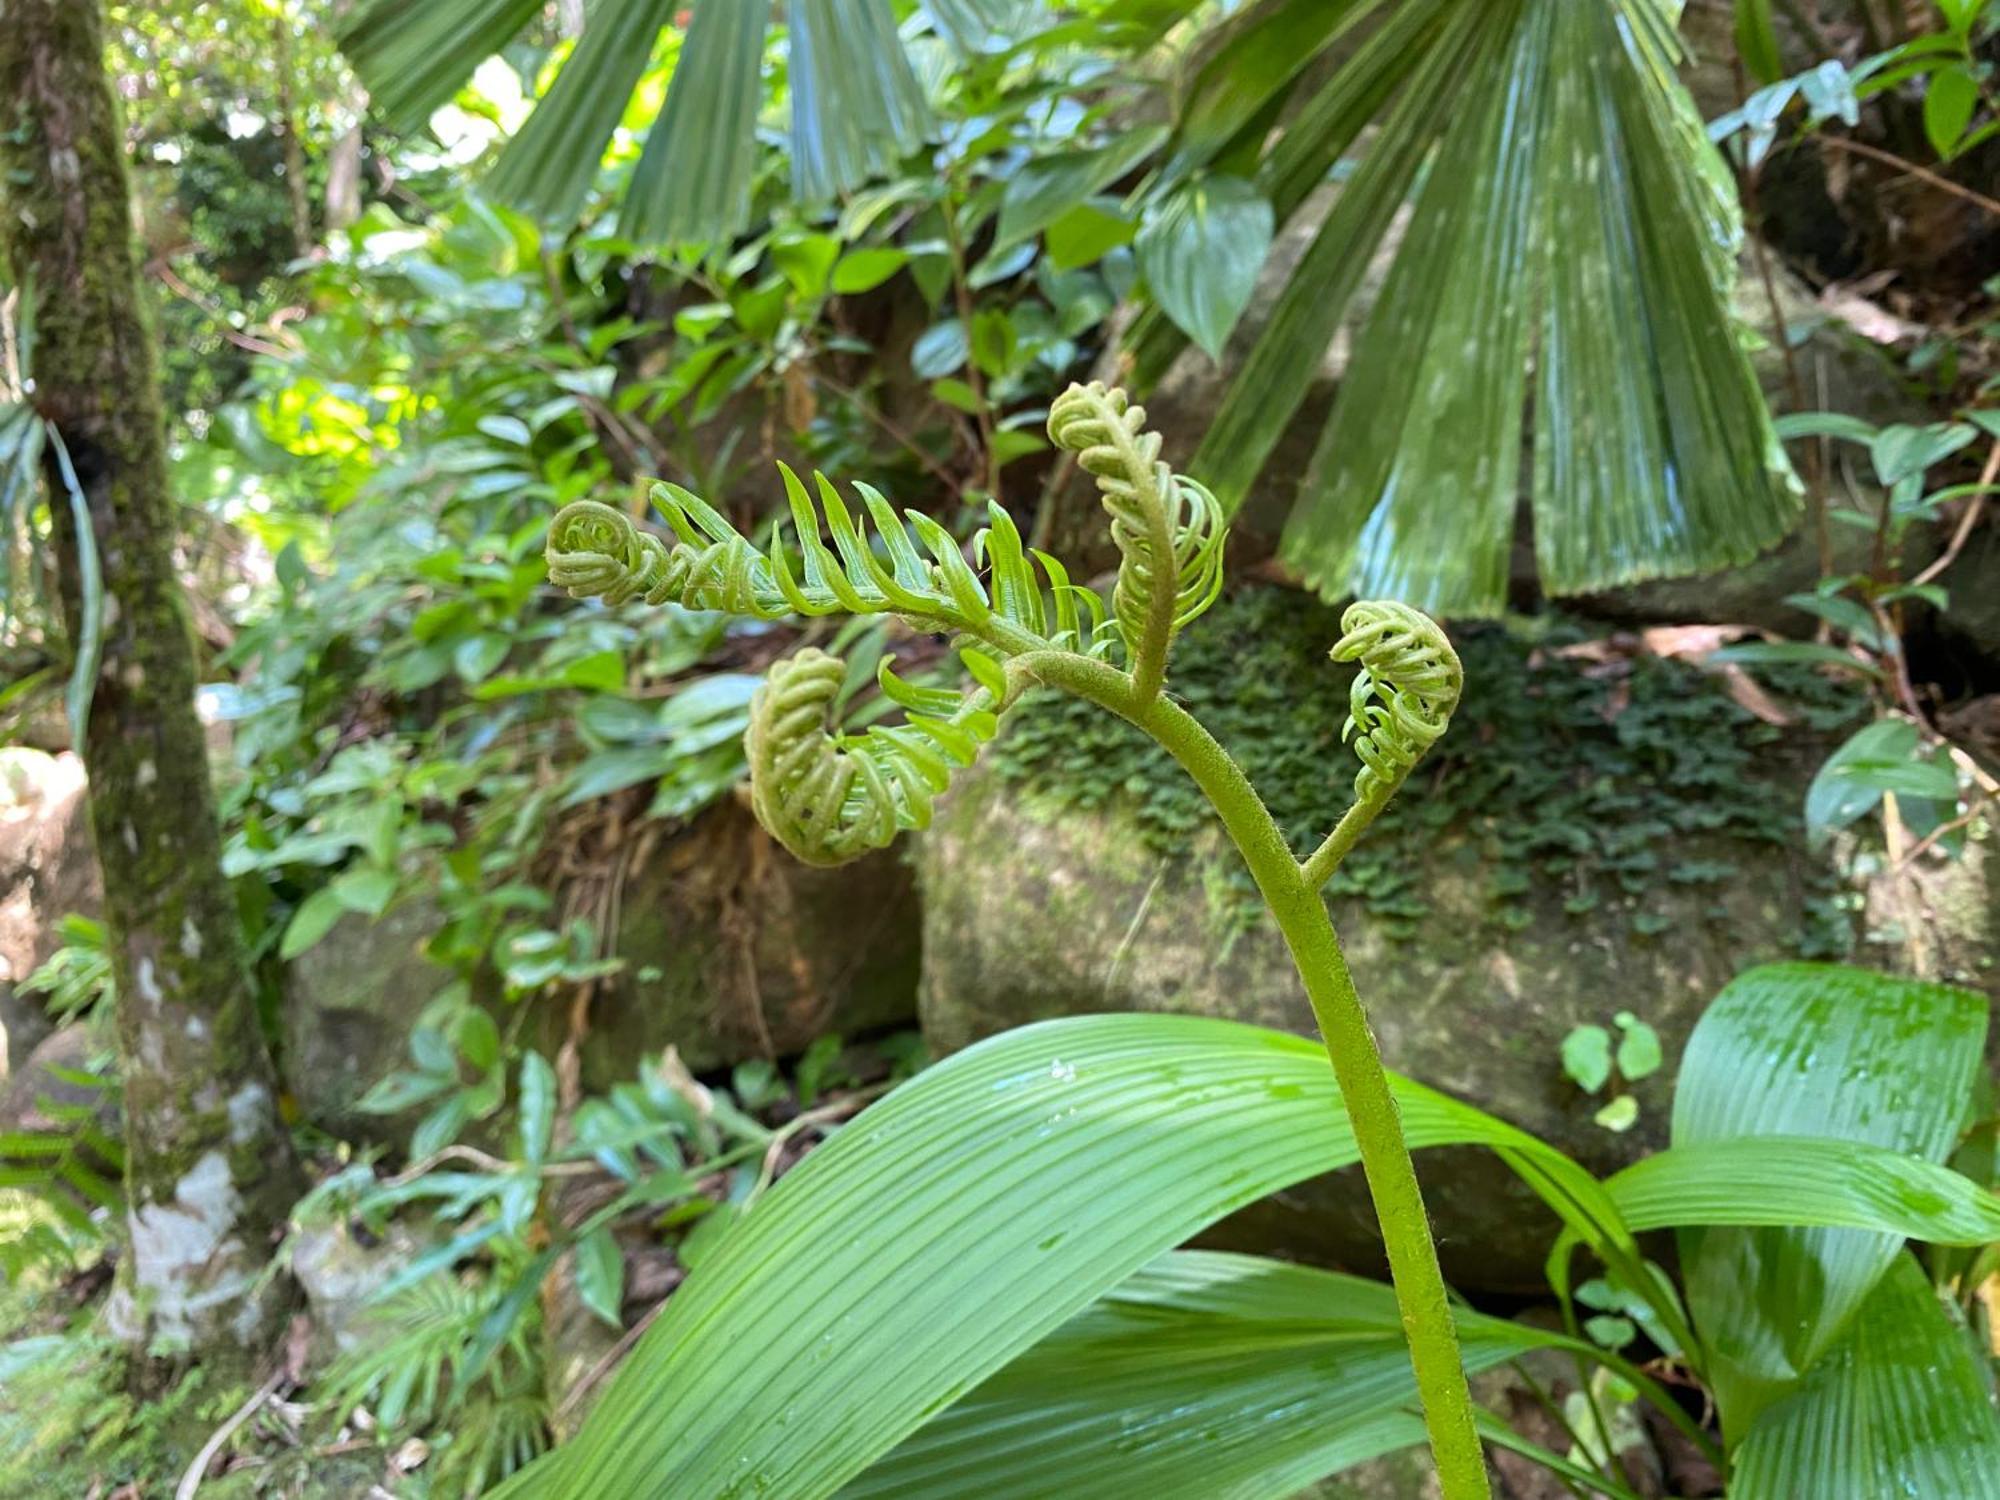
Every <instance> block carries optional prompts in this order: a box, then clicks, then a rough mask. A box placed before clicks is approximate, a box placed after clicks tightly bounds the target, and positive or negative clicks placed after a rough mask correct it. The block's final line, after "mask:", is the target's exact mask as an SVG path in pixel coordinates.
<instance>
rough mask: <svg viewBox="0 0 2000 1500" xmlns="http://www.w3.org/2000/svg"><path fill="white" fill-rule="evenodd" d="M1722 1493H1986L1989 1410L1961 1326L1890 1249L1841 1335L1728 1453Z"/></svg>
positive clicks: (1948, 1496)
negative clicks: (1731, 1461) (1730, 1460)
mask: <svg viewBox="0 0 2000 1500" xmlns="http://www.w3.org/2000/svg"><path fill="white" fill-rule="evenodd" d="M1729 1493H1730V1496H1731V1497H1732V1500H1798V1497H1801V1496H1807V1495H1810V1496H1811V1497H1812V1500H1882V1497H1883V1496H1888V1495H1894V1496H1898V1497H1904V1500H1995V1497H2000V1415H1996V1414H1995V1412H1994V1409H1993V1403H1992V1401H1991V1399H1990V1398H1989V1397H1988V1395H1987V1391H1986V1381H1985V1378H1984V1376H1983V1375H1982V1373H1981V1371H1980V1368H1979V1362H1978V1359H1977V1356H1976V1355H1975V1353H1974V1350H1973V1346H1972V1344H1971V1342H1970V1341H1969V1340H1968V1338H1967V1337H1966V1334H1965V1330H1964V1329H1963V1328H1962V1327H1961V1326H1960V1325H1959V1324H1958V1323H1957V1322H1956V1321H1955V1320H1954V1319H1953V1318H1952V1316H1951V1315H1950V1314H1949V1313H1948V1312H1947V1311H1946V1310H1945V1308H1944V1307H1943V1305H1942V1304H1940V1303H1939V1301H1938V1299H1937V1296H1936V1294H1935V1293H1933V1292H1932V1290H1931V1287H1930V1284H1929V1283H1928V1282H1927V1281H1926V1280H1925V1279H1924V1274H1923V1271H1922V1269H1921V1268H1920V1267H1919V1266H1918V1265H1917V1263H1916V1261H1915V1260H1913V1259H1912V1258H1911V1257H1910V1256H1908V1255H1905V1254H1902V1253H1898V1254H1896V1255H1895V1257H1894V1258H1893V1261H1892V1263H1891V1264H1890V1266H1889V1268H1888V1271H1887V1273H1886V1274H1885V1275H1883V1276H1882V1277H1881V1279H1880V1280H1879V1281H1878V1282H1877V1283H1876V1285H1875V1289H1874V1291H1873V1292H1871V1293H1870V1294H1869V1296H1868V1298H1867V1300H1866V1301H1865V1302H1863V1304H1862V1306H1861V1308H1860V1310H1859V1312H1858V1313H1857V1315H1856V1316H1855V1317H1854V1319H1853V1320H1852V1322H1851V1323H1850V1325H1849V1327H1848V1330H1847V1332H1846V1334H1845V1335H1844V1336H1843V1337H1842V1338H1841V1339H1840V1341H1839V1342H1838V1343H1836V1344H1835V1345H1834V1347H1833V1348H1832V1349H1831V1350H1829V1351H1828V1352H1827V1355H1826V1357H1825V1358H1824V1359H1822V1360H1820V1361H1819V1363H1818V1364H1816V1365H1815V1366H1814V1367H1813V1369H1812V1371H1811V1372H1810V1373H1809V1374H1808V1375H1807V1376H1806V1377H1805V1382H1804V1384H1803V1385H1802V1386H1801V1387H1800V1388H1799V1390H1798V1391H1797V1393H1796V1394H1794V1395H1792V1396H1790V1397H1787V1398H1786V1399H1784V1400H1782V1401H1780V1402H1778V1403H1777V1404H1776V1405H1775V1406H1772V1407H1771V1408H1770V1409H1769V1410H1767V1411H1766V1412H1765V1413H1764V1414H1763V1415H1762V1416H1761V1417H1759V1418H1758V1419H1757V1422H1756V1425H1755V1426H1753V1427H1752V1428H1751V1429H1750V1434H1749V1436H1748V1437H1747V1438H1745V1439H1744V1441H1743V1445H1742V1447H1741V1448H1740V1449H1739V1450H1738V1451H1737V1454H1736V1463H1735V1470H1734V1473H1733V1474H1732V1475H1731V1478H1730V1484H1729Z"/></svg>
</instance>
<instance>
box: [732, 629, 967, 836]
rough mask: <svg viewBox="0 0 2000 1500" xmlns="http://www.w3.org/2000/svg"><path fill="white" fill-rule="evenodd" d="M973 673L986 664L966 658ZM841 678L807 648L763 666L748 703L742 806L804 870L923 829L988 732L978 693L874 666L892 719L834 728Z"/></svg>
mask: <svg viewBox="0 0 2000 1500" xmlns="http://www.w3.org/2000/svg"><path fill="white" fill-rule="evenodd" d="M974 671H975V673H976V674H977V675H978V676H979V677H980V678H982V679H984V680H985V681H988V682H992V681H995V680H996V674H997V672H998V665H997V663H994V662H992V660H991V658H983V657H982V658H977V659H976V660H975V661H974ZM846 675H847V667H846V664H845V663H844V662H842V661H841V659H840V658H839V657H837V656H829V655H828V654H827V653H826V652H824V651H820V650H818V649H816V648H814V647H812V646H807V647H805V648H804V649H803V650H801V651H798V652H796V653H795V654H794V655H792V656H789V657H787V658H785V659H784V660H783V661H780V662H777V663H775V664H774V665H773V666H772V667H771V669H770V671H769V672H768V674H767V675H766V676H765V679H764V685H763V686H762V687H761V688H759V689H758V690H757V693H756V695H755V696H754V697H753V698H752V699H751V701H750V728H749V730H748V732H747V733H746V734H745V735H744V748H745V750H746V751H747V752H748V755H749V761H750V799H751V805H752V807H753V809H754V810H755V811H756V814H757V820H758V821H759V822H760V823H762V824H763V825H764V827H765V829H766V830H768V831H769V832H770V834H771V836H772V837H773V838H775V839H777V840H778V842H779V843H781V844H783V845H784V846H785V847H786V848H787V849H789V850H790V851H791V852H792V853H793V854H794V855H796V856H797V857H798V858H799V859H800V860H802V861H804V862H805V863H806V864H809V865H839V864H845V863H846V862H847V861H849V860H851V859H855V858H858V857H859V856H861V855H863V854H866V853H867V852H868V851H870V850H871V849H886V848H887V847H888V846H889V844H890V843H891V842H892V841H893V840H894V839H895V837H896V835H897V834H899V833H901V832H902V831H903V830H904V829H906V828H927V827H929V826H930V821H931V809H932V806H933V805H934V804H935V802H936V800H937V797H938V794H939V793H941V792H943V791H944V789H945V788H946V786H948V785H949V784H950V781H951V774H952V772H953V771H955V770H960V769H963V768H964V767H966V766H969V765H971V764H972V762H973V759H974V758H975V757H976V756H977V755H978V753H979V747H980V746H981V745H983V744H984V743H985V742H986V741H987V740H990V739H991V738H992V737H993V735H994V733H995V732H996V731H997V730H998V728H999V719H998V716H997V715H996V714H995V712H994V703H995V699H994V695H993V693H992V691H990V690H989V689H988V688H986V687H981V688H979V689H977V690H975V691H974V692H972V693H969V694H967V695H965V696H964V697H963V698H961V697H959V695H957V694H955V693H950V692H943V691H939V690H936V689H926V688H919V687H914V686H912V685H911V684H909V683H906V682H904V681H903V680H902V679H901V678H899V677H897V676H896V675H895V674H894V673H893V672H891V671H890V670H889V664H888V662H887V661H884V662H883V664H882V667H881V669H880V671H879V673H878V674H877V675H878V678H879V680H880V682H881V684H882V688H883V691H884V692H885V693H886V694H888V696H889V697H890V698H891V699H892V700H893V701H895V702H897V703H899V704H901V705H902V707H903V708H904V709H905V711H906V714H907V717H906V718H905V720H904V722H903V723H901V724H893V725H877V726H875V727H874V728H871V729H870V730H869V731H868V732H867V733H866V734H862V735H843V734H839V733H837V732H836V731H835V730H834V729H833V728H832V718H833V707H834V700H835V698H836V697H837V696H838V694H839V692H840V688H841V684H842V682H843V681H844V680H845V678H846Z"/></svg>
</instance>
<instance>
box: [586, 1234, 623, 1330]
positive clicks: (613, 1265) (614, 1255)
mask: <svg viewBox="0 0 2000 1500" xmlns="http://www.w3.org/2000/svg"><path fill="white" fill-rule="evenodd" d="M575 1254H576V1294H577V1296H578V1297H579V1298H580V1299H581V1300H582V1302H583V1305H584V1306H585V1307H587V1308H589V1309H590V1310H591V1311H592V1312H593V1313H595V1314H597V1316H598V1317H600V1318H602V1319H603V1320H604V1321H605V1322H606V1323H608V1324H610V1325H611V1326H612V1327H613V1328H621V1327H623V1326H624V1325H623V1324H622V1323H621V1322H620V1320H619V1316H618V1308H619V1305H620V1303H622V1302H623V1301H624V1299H625V1256H624V1254H623V1253H622V1252H621V1251H620V1250H619V1248H618V1241H617V1240H616V1239H614V1238H613V1237H612V1234H611V1231H610V1229H609V1228H606V1227H604V1226H599V1227H598V1228H596V1229H593V1230H592V1231H591V1232H590V1233H589V1234H586V1235H585V1236H584V1237H583V1238H582V1239H580V1240H578V1241H577V1242H576V1251H575Z"/></svg>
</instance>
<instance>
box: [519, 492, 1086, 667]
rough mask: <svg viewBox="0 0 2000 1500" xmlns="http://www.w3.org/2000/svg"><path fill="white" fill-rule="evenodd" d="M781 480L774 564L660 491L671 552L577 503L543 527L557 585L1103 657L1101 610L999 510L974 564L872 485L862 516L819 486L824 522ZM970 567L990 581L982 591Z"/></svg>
mask: <svg viewBox="0 0 2000 1500" xmlns="http://www.w3.org/2000/svg"><path fill="white" fill-rule="evenodd" d="M779 469H780V471H781V472H782V473H783V475H784V481H785V495H786V500H787V503H788V512H789V516H790V520H791V526H790V528H789V532H790V535H789V536H788V534H787V531H788V528H786V527H785V526H784V525H783V524H782V523H781V524H780V525H779V526H778V527H777V529H776V533H775V534H774V536H773V537H772V540H771V545H770V548H769V550H768V551H763V552H760V551H759V550H758V549H757V548H756V547H755V546H753V545H752V544H751V542H750V541H749V540H748V539H747V538H746V537H744V536H743V534H742V533H741V532H739V531H737V530H736V528H735V527H734V526H732V525H730V524H729V522H728V521H727V520H726V519H725V518H724V517H723V516H722V515H720V514H719V513H718V512H717V511H716V510H715V509H714V508H713V507H712V506H710V505H709V504H708V503H707V502H705V501H704V500H702V499H701V498H700V497H699V496H698V495H695V494H692V493H691V492H689V491H687V490H684V489H682V488H681V487H680V486H679V485H673V484H656V485H654V486H653V503H654V504H656V505H657V506H659V508H660V512H661V514H663V515H664V516H665V517H666V518H667V524H668V525H669V526H671V527H672V528H673V532H674V536H675V541H674V543H673V544H672V545H671V546H669V545H668V544H667V543H666V542H665V541H664V540H662V539H661V538H660V537H658V536H655V535H654V534H652V533H651V532H648V531H645V530H642V529H641V528H640V527H639V526H637V525H636V524H634V522H633V521H632V520H631V518H630V517H628V516H626V515H624V514H623V513H622V512H620V511H617V510H614V509H613V508H612V507H610V506H608V505H601V504H599V503H597V502H596V501H594V500H577V501H573V502H572V503H571V504H569V505H566V506H564V507H563V508H562V509H561V510H560V511H558V512H557V513H556V517H555V520H554V522H553V523H552V524H551V525H550V527H549V541H548V560H549V577H550V579H551V580H553V581H554V582H555V583H557V584H559V585H561V586H562V587H563V588H566V589H568V590H569V592H570V593H571V594H572V595H574V596H575V597H577V598H580V599H581V598H590V597H597V598H601V599H603V600H604V601H605V602H606V603H608V604H623V603H625V602H626V601H627V600H629V599H638V598H643V599H644V600H645V601H646V602H647V603H648V604H664V603H667V602H668V601H670V600H671V601H672V602H674V603H677V604H681V605H684V606H686V607H687V608H689V609H712V610H722V611H725V612H727V613H730V614H737V615H750V616H754V617H755V618H757V619H760V620H775V619H778V618H780V617H782V616H785V615H793V614H797V615H831V614H896V615H901V616H903V617H904V618H905V619H907V620H909V621H910V622H911V623H912V624H913V625H915V626H916V627H917V628H919V629H922V630H932V631H936V630H944V631H957V632H962V633H964V634H967V635H971V636H975V637H977V638H978V639H979V640H981V641H982V642H984V643H985V644H986V645H987V646H988V647H989V648H991V649H992V650H993V651H995V652H996V653H998V654H999V655H1001V656H1012V655H1016V654H1018V653H1020V652H1023V651H1038V650H1046V649H1048V648H1050V647H1066V648H1068V649H1071V650H1077V651H1086V652H1089V651H1094V650H1097V649H1100V648H1101V645H1102V643H1103V631H1102V629H1101V627H1102V625H1103V623H1104V605H1103V601H1101V600H1100V599H1099V598H1098V597H1097V596H1096V595H1095V594H1093V593H1092V592H1090V590H1088V589H1085V588H1080V587H1078V586H1077V585H1075V584H1073V583H1071V582H1070V581H1069V576H1068V574H1067V573H1065V572H1064V570H1063V567H1062V564H1060V563H1058V562H1057V561H1056V560H1055V559H1054V558H1052V557H1049V556H1047V555H1046V554H1044V553H1041V552H1037V551H1032V550H1031V549H1028V548H1026V547H1024V546H1023V545H1022V541H1021V533H1020V531H1019V530H1018V528H1016V526H1015V525H1014V521H1013V518H1012V517H1010V516H1009V515H1008V514H1007V512H1006V511H1005V510H1003V509H1001V508H1000V507H999V506H998V505H991V506H989V507H988V511H987V514H988V520H989V524H988V525H987V527H986V529H984V530H982V531H981V532H980V533H979V534H978V535H977V536H975V537H974V538H973V541H972V548H971V551H972V555H973V560H974V561H973V562H967V561H966V557H965V554H964V552H962V551H961V550H960V548H959V545H958V542H957V540H956V539H955V538H954V537H953V536H952V535H951V533H950V532H948V531H947V530H945V528H944V527H942V526H940V525H939V524H938V523H937V522H935V521H933V520H932V519H931V518H930V517H929V516H926V515H923V514H921V513H920V512H918V511H914V510H912V511H906V512H904V513H903V515H898V514H897V513H896V510H895V507H894V506H892V505H890V504H889V502H888V501H887V500H886V499H884V498H883V497H882V495H881V494H880V493H879V492H877V491H876V490H874V489H871V488H870V487H869V486H867V485H865V484H857V485H856V486H855V487H854V488H855V490H856V491H857V492H858V493H859V494H860V496H861V501H862V506H863V509H864V511H865V515H858V514H856V513H855V512H854V511H852V510H850V509H849V507H848V505H847V502H846V501H844V500H842V499H841V497H840V492H839V491H838V490H836V489H835V488H834V487H833V485H832V484H831V483H830V482H829V481H828V480H827V478H826V476H825V475H822V474H815V475H814V476H813V481H814V485H815V487H816V489H817V490H818V495H819V505H818V507H817V509H816V508H815V507H814V505H813V502H812V500H811V499H810V498H809V497H808V496H807V494H806V488H805V486H804V485H803V484H802V483H800V481H799V477H798V476H797V475H796V474H794V473H793V472H792V471H791V470H790V469H789V468H786V467H785V466H784V465H782V464H780V465H779ZM906 517H907V522H906V519H905V518H906ZM871 523H872V527H871ZM822 528H824V532H825V536H822ZM912 529H914V530H915V532H916V537H915V539H912V537H911V534H910V533H911V530H912ZM871 532H872V534H871ZM829 537H830V538H831V540H832V546H831V547H829V546H828V545H827V538H829ZM919 542H921V544H922V546H921V548H920V547H919V545H918V543H919ZM974 563H978V564H981V565H983V566H984V567H985V568H986V570H987V575H988V577H987V581H986V582H982V581H981V579H980V576H979V574H978V573H977V572H976V571H974Z"/></svg>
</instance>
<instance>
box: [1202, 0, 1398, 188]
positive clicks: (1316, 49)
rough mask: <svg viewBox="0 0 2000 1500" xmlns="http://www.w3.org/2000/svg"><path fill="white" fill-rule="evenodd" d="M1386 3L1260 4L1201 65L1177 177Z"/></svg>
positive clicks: (1265, 0)
mask: <svg viewBox="0 0 2000 1500" xmlns="http://www.w3.org/2000/svg"><path fill="white" fill-rule="evenodd" d="M1382 4H1383V0H1260V3H1259V4H1256V5H1253V6H1250V7H1249V8H1247V9H1246V10H1244V11H1243V12H1242V13H1241V14H1240V15H1238V16H1237V17H1236V18H1235V19H1234V21H1233V22H1232V23H1231V30H1230V34H1229V36H1228V37H1227V38H1226V39H1225V40H1224V41H1223V43H1222V44H1221V45H1220V46H1219V47H1216V48H1215V49H1214V50H1213V52H1211V53H1210V54H1209V55H1208V56H1207V57H1206V58H1204V59H1203V60H1202V64H1201V69H1200V71H1199V72H1198V73H1197V74H1196V75H1195V77H1194V80H1193V81H1192V83H1191V84H1190V85H1189V86H1188V89H1187V94H1186V97H1185V99H1184V100H1183V102H1182V104H1181V108H1180V111H1179V119H1178V121H1177V122H1176V127H1175V143H1174V170H1175V172H1176V173H1185V172H1189V171H1193V170H1197V169H1199V168H1201V167H1203V166H1206V165H1207V164H1208V162H1210V161H1211V160H1212V159H1213V158H1214V157H1215V155H1216V153H1217V152H1219V151H1221V150H1222V149H1223V147H1225V146H1227V145H1228V144H1229V143H1230V142H1231V141H1232V140H1234V139H1235V138H1236V136H1237V133H1238V132H1239V131H1241V130H1242V129H1243V127H1244V126H1245V125H1247V124H1249V123H1250V122H1251V121H1252V120H1253V119H1255V118H1257V116H1258V115H1259V114H1260V113H1261V112H1262V111H1263V110H1264V108H1265V106H1266V105H1267V104H1268V103H1269V102H1270V101H1271V100H1272V99H1273V98H1274V97H1275V96H1277V95H1278V94H1280V93H1281V92H1282V91H1283V90H1284V89H1285V88H1286V86H1287V85H1289V84H1290V83H1291V82H1292V81H1293V80H1294V79H1296V78H1297V77H1298V76H1299V74H1300V73H1301V72H1302V71H1303V70H1304V69H1305V68H1306V67H1307V65H1308V64H1310V63H1311V62H1312V60H1313V59H1314V58H1315V57H1317V56H1318V55H1319V53H1320V52H1321V51H1322V50H1323V49H1324V48H1326V47H1327V46H1329V45H1330V44H1331V43H1332V42H1333V41H1334V40H1335V39H1336V38H1338V37H1340V36H1341V35H1342V34H1343V33H1345V32H1346V31H1347V30H1348V29H1349V28H1350V27H1352V26H1354V25H1355V24H1356V23H1357V22H1360V21H1364V20H1366V19H1368V18H1369V17H1370V16H1372V15H1373V14H1374V13H1375V12H1377V11H1379V10H1380V9H1381V8H1382Z"/></svg>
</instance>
